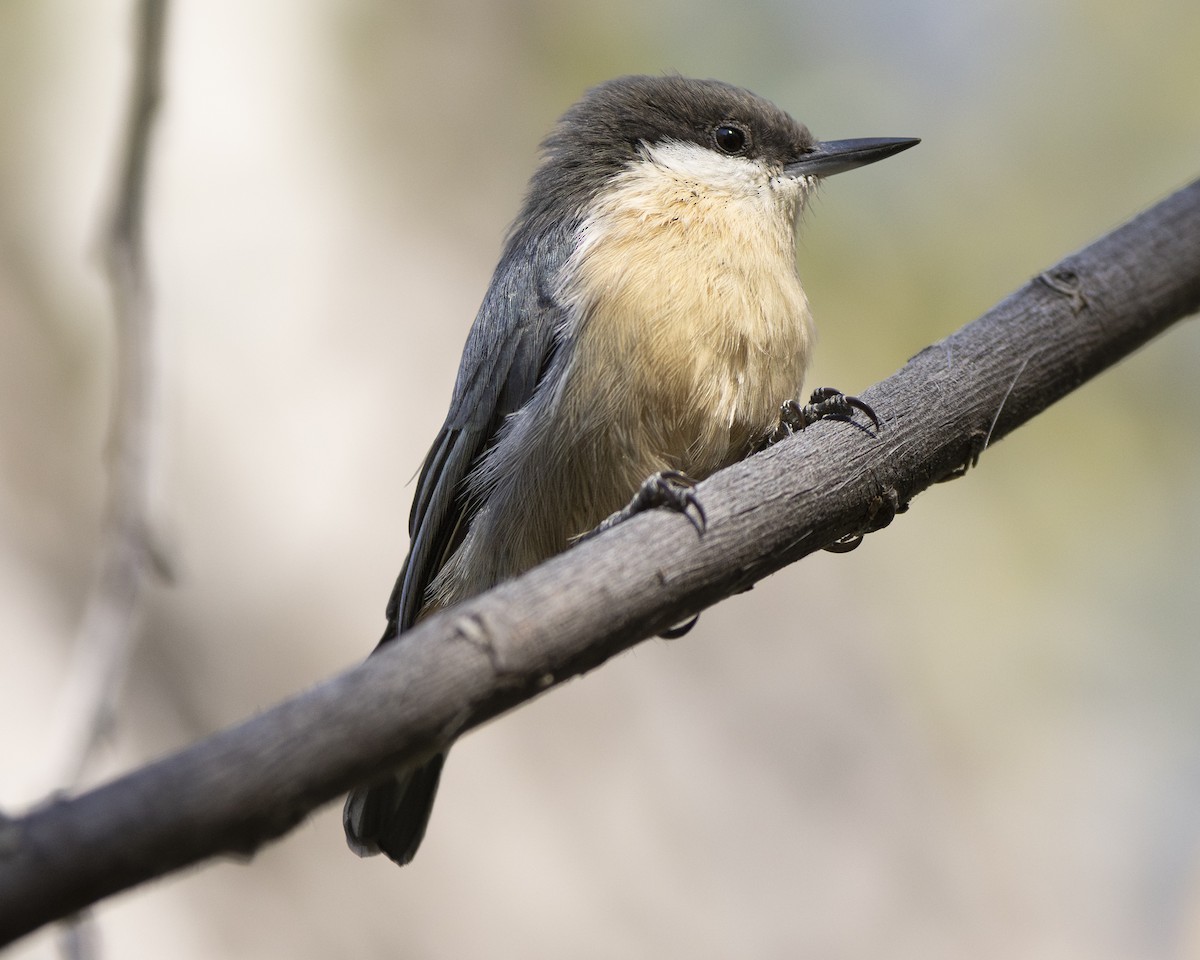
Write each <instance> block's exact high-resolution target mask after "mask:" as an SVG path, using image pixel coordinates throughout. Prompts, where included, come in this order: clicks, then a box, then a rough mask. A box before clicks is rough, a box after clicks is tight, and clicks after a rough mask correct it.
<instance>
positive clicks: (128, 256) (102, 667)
mask: <svg viewBox="0 0 1200 960" xmlns="http://www.w3.org/2000/svg"><path fill="white" fill-rule="evenodd" d="M165 7H166V0H140V2H139V4H138V8H137V22H136V30H135V33H136V36H135V51H134V64H135V66H134V74H133V78H132V80H131V83H130V90H129V106H128V111H129V113H128V116H127V118H126V131H125V136H124V142H123V144H122V147H121V159H120V165H119V169H118V173H117V181H116V183H115V184H114V186H113V195H112V198H111V200H110V204H111V207H110V210H109V211H108V213H107V215H106V222H105V227H104V231H103V235H102V241H101V254H102V256H103V260H104V267H105V271H106V273H107V275H108V281H109V287H110V289H111V292H112V299H113V319H114V330H115V340H116V347H115V351H114V353H115V357H116V371H115V374H114V391H113V392H114V397H113V409H112V422H111V426H110V428H109V437H108V448H107V455H108V461H109V493H108V503H107V505H106V509H105V516H104V530H103V537H102V540H101V543H100V551H99V552H100V556H99V562H98V564H97V570H96V576H95V580H94V582H93V584H92V587H91V590H90V592H89V593H88V596H87V599H86V601H85V603H84V609H83V614H82V616H81V618H80V624H79V629H78V633H77V635H76V638H75V651H74V659H73V662H72V664H71V669H70V676H69V678H68V680H67V681H66V683H64V685H63V691H62V693H61V694H60V696H59V700H58V707H57V708H56V709H55V710H54V714H53V715H54V718H55V729H54V730H53V731H52V733H51V735H50V737H49V738H48V739H49V742H50V748H49V750H48V751H47V752H48V754H49V760H48V763H47V766H48V768H49V770H50V773H49V779H50V781H51V783H52V784H53V787H54V788H56V789H64V788H73V787H74V786H76V785H77V784H78V783H80V782H81V781H82V778H83V775H84V772H85V769H86V765H87V761H88V758H89V757H90V755H91V753H92V751H93V749H94V747H95V745H96V743H97V741H98V740H99V739H100V737H101V736H102V735H103V734H104V732H105V731H106V730H107V728H108V726H109V724H110V722H111V716H112V712H113V709H114V706H115V704H116V701H117V698H118V696H119V694H120V689H121V686H122V683H123V680H124V676H125V670H126V666H127V664H128V661H129V657H130V654H131V652H132V649H133V646H134V641H135V638H136V633H137V620H138V611H139V608H140V599H141V593H142V588H143V586H144V584H145V582H146V580H147V579H148V577H150V576H151V574H153V573H156V572H157V573H159V574H162V573H164V569H163V563H162V561H161V558H160V557H159V555H158V554H157V553H156V551H155V550H154V549H153V545H152V540H151V536H150V531H149V521H148V519H147V515H148V513H149V489H150V478H151V474H152V468H153V460H154V457H153V448H154V445H155V444H154V434H155V423H156V417H155V415H154V414H155V377H154V367H155V363H154V360H155V356H154V355H155V345H156V339H157V338H156V336H155V329H154V316H153V311H152V310H151V306H150V290H149V281H148V279H147V270H146V260H145V254H144V250H143V236H142V231H143V220H144V218H143V209H144V206H145V191H146V168H147V164H148V162H149V152H150V136H151V132H152V130H153V127H154V117H155V113H156V110H157V107H158V101H159V97H160V90H161V83H162V80H161V77H162V45H163V33H164V22H165V19H166V10H165Z"/></svg>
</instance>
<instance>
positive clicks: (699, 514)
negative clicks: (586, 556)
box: [576, 470, 708, 542]
mask: <svg viewBox="0 0 1200 960" xmlns="http://www.w3.org/2000/svg"><path fill="white" fill-rule="evenodd" d="M695 485H696V481H695V480H693V479H692V478H691V477H689V476H688V475H687V474H686V473H681V472H680V471H678V470H663V471H662V472H661V473H656V474H654V476H652V477H649V478H647V480H646V481H645V483H643V484H642V485H641V487H639V488H638V492H637V493H635V494H634V495H633V499H632V500H630V501H629V503H628V504H627V505H626V506H625V507H624V509H621V510H618V511H617V512H616V513H614V514H613V515H612V516H610V517H608V518H607V519H605V520H604V521H602V522H601V524H600V525H599V526H598V527H596V528H595V529H594V530H589V531H588V532H587V533H585V534H583V535H582V536H581V537H579V538H578V540H577V541H576V542H579V541H582V540H590V539H591V538H592V537H594V536H595V535H596V534H598V533H603V532H604V531H605V530H607V529H609V528H610V527H615V526H616V525H617V524H618V523H620V522H621V521H622V520H628V519H629V518H630V517H634V516H637V515H638V514H639V513H642V512H644V511H646V510H652V509H653V508H654V507H669V508H670V509H672V510H674V511H676V512H677V513H682V514H683V515H684V516H685V517H687V519H688V523H690V524H691V525H692V527H693V528H695V530H696V533H697V535H699V536H703V535H704V531H705V529H707V527H708V515H707V514H706V513H705V512H704V505H703V504H702V503H701V502H700V498H699V497H697V496H696V493H695V491H694V490H693V489H692V487H694V486H695ZM689 508H694V510H695V513H694V514H693V512H692V509H689Z"/></svg>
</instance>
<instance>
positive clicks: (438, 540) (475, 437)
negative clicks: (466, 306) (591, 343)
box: [380, 226, 570, 643]
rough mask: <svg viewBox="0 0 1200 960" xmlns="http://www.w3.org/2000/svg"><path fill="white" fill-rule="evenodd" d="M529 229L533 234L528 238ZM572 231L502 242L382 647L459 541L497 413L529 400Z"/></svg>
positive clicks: (415, 519)
mask: <svg viewBox="0 0 1200 960" xmlns="http://www.w3.org/2000/svg"><path fill="white" fill-rule="evenodd" d="M531 234H532V235H531ZM569 249H570V231H569V230H568V229H567V228H566V227H565V226H564V227H563V228H562V229H558V230H552V231H543V232H541V233H540V235H536V234H535V232H534V231H533V230H530V229H521V228H518V229H517V230H516V231H514V233H513V235H512V236H511V237H510V238H509V241H508V243H507V244H506V246H505V251H504V255H503V256H502V257H501V260H500V263H499V265H498V266H497V267H496V273H495V274H494V276H493V277H492V283H491V286H490V287H489V288H488V292H487V294H486V295H485V296H484V299H483V304H482V306H481V307H480V308H479V314H478V315H477V316H476V318H475V323H474V325H473V326H472V327H471V332H470V334H469V335H468V337H467V343H466V347H465V348H464V349H463V356H462V361H461V363H460V364H459V368H458V378H457V380H456V381H455V384H454V395H453V397H452V398H451V401H450V412H449V413H448V414H447V416H446V422H445V423H444V424H443V425H442V429H441V431H440V432H439V433H438V436H437V439H436V440H435V441H434V443H433V447H432V448H431V449H430V451H429V453H428V454H427V455H426V457H425V462H424V464H423V465H422V467H421V473H420V478H419V480H418V481H417V492H416V496H415V497H414V498H413V505H412V512H411V513H410V514H409V519H408V532H409V538H410V543H409V553H408V557H407V559H406V560H405V561H404V566H403V567H402V568H401V570H400V576H399V577H398V578H397V580H396V586H395V589H394V590H393V591H392V597H391V600H390V601H389V602H388V608H387V617H388V626H387V630H386V631H385V633H384V635H383V639H382V640H381V641H380V643H385V642H387V641H388V640H391V639H392V638H393V637H395V636H396V635H397V634H398V633H400V632H402V631H404V630H407V629H408V628H409V627H411V626H412V624H413V623H414V621H415V620H416V618H417V616H418V615H419V614H420V612H421V608H422V606H423V605H424V603H425V599H426V594H427V592H428V589H429V585H430V583H431V582H432V581H433V578H434V577H435V576H437V573H438V571H439V570H440V569H441V568H442V565H443V564H444V563H445V562H446V559H447V558H448V557H449V556H450V555H451V554H452V553H453V552H454V550H455V548H456V547H457V546H458V545H459V544H460V543H461V542H462V538H463V536H464V535H465V534H466V531H467V528H468V527H469V525H470V521H471V517H472V516H473V515H474V512H475V510H476V509H478V505H477V504H476V503H472V502H470V499H469V498H467V497H466V496H465V495H464V494H465V484H466V479H467V477H468V476H469V475H470V474H471V471H472V469H473V468H474V467H475V465H476V464H477V463H478V462H479V459H480V457H481V456H482V455H483V454H484V453H485V452H486V451H487V449H488V448H489V446H490V445H491V443H492V441H493V439H494V438H495V436H496V432H497V431H498V430H499V429H500V427H501V425H502V424H503V423H504V420H505V418H506V417H507V416H508V415H509V414H511V413H513V412H515V411H516V410H519V409H520V408H521V407H522V406H524V405H525V404H526V403H527V402H528V401H529V399H530V397H532V396H533V394H534V392H535V390H536V389H537V387H538V384H539V383H540V382H541V380H542V377H543V374H544V373H545V371H546V369H547V367H548V365H549V361H550V359H551V357H552V356H553V355H554V352H555V350H556V349H557V347H558V343H559V338H560V335H561V332H562V326H563V325H562V323H561V319H562V311H561V308H560V307H559V306H558V304H557V302H556V300H555V296H554V289H553V283H554V278H555V276H556V275H557V273H558V269H559V267H560V266H561V265H562V263H563V261H564V260H565V259H566V256H567V254H568V253H569Z"/></svg>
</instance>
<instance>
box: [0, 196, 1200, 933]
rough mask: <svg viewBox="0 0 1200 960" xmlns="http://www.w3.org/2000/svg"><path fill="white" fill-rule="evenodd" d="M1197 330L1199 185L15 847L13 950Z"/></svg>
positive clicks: (893, 499) (16, 840)
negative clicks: (744, 453) (524, 568)
mask: <svg viewBox="0 0 1200 960" xmlns="http://www.w3.org/2000/svg"><path fill="white" fill-rule="evenodd" d="M1197 308H1200V181H1197V182H1196V183H1193V184H1191V185H1190V186H1188V187H1186V188H1184V189H1183V190H1181V191H1179V192H1178V193H1176V194H1175V195H1174V196H1172V197H1170V198H1168V199H1167V200H1164V201H1163V202H1162V203H1160V204H1158V205H1157V206H1155V207H1154V208H1152V209H1150V210H1148V211H1147V212H1145V213H1143V214H1142V215H1140V216H1139V217H1137V218H1136V219H1134V220H1132V221H1130V222H1129V223H1127V224H1125V225H1124V226H1123V227H1120V228H1119V229H1117V230H1115V231H1114V232H1113V233H1111V234H1109V235H1108V236H1106V237H1104V238H1103V239H1101V240H1099V241H1097V242H1096V243H1094V244H1093V245H1091V246H1090V247H1088V248H1087V249H1085V250H1083V251H1082V252H1080V253H1077V254H1075V255H1073V256H1070V257H1068V258H1067V259H1065V260H1064V261H1062V262H1061V263H1059V264H1058V265H1057V266H1055V267H1053V268H1051V269H1050V270H1048V271H1046V272H1045V273H1043V274H1041V275H1040V276H1038V277H1037V278H1035V279H1034V280H1032V281H1030V282H1029V283H1028V284H1026V285H1025V286H1024V287H1023V288H1022V289H1021V290H1019V291H1018V292H1016V293H1015V294H1013V295H1012V296H1010V297H1009V298H1008V299H1006V300H1005V301H1003V302H1002V303H1000V304H999V305H997V306H996V307H995V308H993V309H992V310H991V311H989V312H988V313H987V314H985V315H984V316H983V317H981V318H980V319H979V320H976V321H975V322H973V323H971V324H968V325H967V326H966V327H964V328H962V329H961V330H959V331H958V332H957V333H955V334H953V335H951V336H950V337H947V338H946V339H945V340H943V341H941V342H940V343H937V344H935V345H933V346H931V347H928V348H926V349H925V350H923V351H922V352H921V353H919V354H918V355H917V356H915V357H914V358H913V359H912V360H910V361H909V362H908V364H907V365H906V366H905V367H904V368H903V369H902V370H900V371H899V372H898V373H896V374H894V375H893V376H891V377H889V378H888V379H887V380H885V381H884V382H882V383H880V384H878V385H876V386H875V387H873V388H872V389H870V390H869V391H867V392H866V393H865V394H863V397H864V399H866V400H868V401H869V402H870V403H871V405H872V406H873V407H874V409H875V410H876V412H877V413H879V414H880V416H881V417H882V419H883V421H884V428H883V430H882V431H880V433H879V434H878V436H872V435H871V434H870V433H868V432H866V431H865V430H863V429H858V428H855V427H852V426H849V425H846V424H843V423H833V422H822V423H819V424H817V425H816V426H814V427H812V428H810V429H808V430H805V431H804V432H803V433H802V434H799V435H798V436H796V437H794V438H792V439H790V440H788V441H785V442H783V443H780V444H778V445H776V446H775V447H773V448H771V449H770V450H768V451H767V452H765V453H763V454H762V455H759V456H756V457H752V458H750V459H748V460H746V461H745V462H743V463H740V464H737V465H735V466H733V467H731V468H729V469H728V470H724V471H722V472H721V473H719V474H717V475H715V476H713V477H712V478H710V479H709V480H707V481H706V482H704V483H702V484H701V485H700V486H699V488H698V493H699V495H700V496H701V497H702V498H703V501H704V506H705V510H706V512H707V514H708V528H707V531H706V532H705V534H704V535H703V536H702V537H697V535H696V532H695V531H694V530H693V529H692V527H691V525H690V524H689V523H688V522H687V521H686V520H685V519H684V518H682V517H680V516H678V515H676V514H671V513H668V512H665V511H653V512H651V513H648V514H644V515H641V516H638V517H635V518H634V519H633V520H631V521H629V522H627V523H623V524H620V525H618V526H617V527H615V528H613V529H612V530H610V531H608V532H606V533H605V534H603V535H601V536H598V537H595V538H593V539H591V540H588V541H586V542H584V543H581V544H579V545H578V546H576V547H575V548H573V549H571V550H569V551H567V552H566V553H564V554H562V555H561V556H558V557H556V558H554V559H552V560H551V561H549V562H547V563H546V564H544V565H542V566H541V567H538V568H537V569H535V570H532V571H530V572H529V573H528V574H526V575H524V576H522V577H520V578H518V579H516V580H513V581H511V582H509V583H506V584H502V585H501V586H499V587H497V588H496V589H494V590H492V591H489V592H488V593H486V594H484V595H482V596H480V597H476V598H474V599H472V600H470V601H468V602H466V603H464V604H462V605H460V606H458V607H455V608H453V609H450V610H447V611H444V612H443V613H440V614H438V615H436V616H433V617H431V618H430V619H429V620H427V621H424V622H422V623H421V624H420V625H419V626H418V627H417V628H415V629H414V630H412V631H411V632H410V633H409V634H407V635H406V636H405V638H404V639H403V640H402V641H400V642H398V643H394V644H391V645H389V647H387V648H385V649H384V650H382V651H381V652H380V653H379V654H378V655H377V656H373V657H371V658H370V659H369V660H368V661H367V662H366V663H364V664H362V665H360V666H358V667H355V668H354V669H352V670H349V671H347V672H345V673H343V674H341V675H339V676H337V677H334V678H333V679H331V680H328V681H326V682H324V683H322V684H320V685H319V686H317V687H315V688H313V689H312V690H310V691H308V692H306V693H304V694H301V695H299V696H297V697H294V698H292V699H290V700H287V701H285V702H283V703H281V704H280V705H278V706H276V707H274V708H273V709H271V710H268V711H267V712H265V713H263V714H261V715H259V716H258V717H255V718H254V719H252V720H249V721H246V722H245V723H243V724H241V725H239V726H237V727H233V728H230V729H228V730H225V731H222V732H220V733H218V734H215V735H214V736H211V737H209V738H207V739H206V740H203V741H201V742H199V743H197V744H195V745H193V746H191V747H189V748H187V749H185V750H183V751H181V752H179V753H177V754H175V755H173V756H169V757H167V758H165V759H163V760H159V761H157V762H155V763H152V764H150V765H148V766H146V767H143V768H142V769H140V770H137V771H134V772H133V773H131V774H129V775H127V776H125V777H123V778H121V779H119V780H117V781H114V782H113V783H110V784H108V785H107V786H104V787H102V788H100V789H97V790H94V791H92V792H90V793H88V794H85V795H84V796H81V797H77V798H74V799H63V800H58V801H56V802H54V803H51V804H49V805H47V806H45V807H43V808H41V809H38V810H34V811H32V812H31V813H29V814H28V815H27V816H25V817H23V818H21V819H18V820H9V821H6V822H3V823H0V942H4V941H7V940H11V939H14V938H16V937H18V936H21V935H22V934H24V933H26V932H28V931H30V930H33V929H35V928H36V927H37V926H39V925H40V924H42V923H45V922H47V921H49V920H51V919H54V918H55V917H60V916H63V915H64V914H66V913H68V912H70V911H73V910H77V909H79V908H80V907H82V906H84V905H86V904H89V903H93V902H95V901H96V900H98V899H100V898H102V897H105V896H108V895H110V894H112V893H115V892H117V891H119V890H123V889H126V888H128V887H131V886H134V885H135V884H138V883H142V882H144V881H146V880H148V879H151V878H153V877H156V876H160V875H161V874H164V873H166V872H168V871H170V870H174V869H178V868H179V867H182V866H185V865H187V864H190V863H194V862H196V861H198V860H201V859H203V858H205V857H211V856H215V855H218V854H222V853H235V854H249V853H251V852H253V851H254V850H255V849H256V848H257V847H259V846H260V845H261V844H263V843H264V842H266V841H267V840H269V839H272V838H274V837H278V836H280V835H282V834H283V833H285V832H286V831H287V830H289V829H290V828H291V827H293V826H294V825H295V824H297V823H298V822H299V821H300V820H301V819H303V818H304V817H305V816H306V815H307V814H308V813H309V812H311V811H312V810H313V809H314V808H316V807H317V806H319V805H320V804H323V803H326V802H328V801H330V800H332V799H334V798H335V797H337V796H338V795H339V794H341V793H343V792H344V791H345V790H346V789H347V788H349V787H351V786H353V785H354V784H356V783H358V782H360V781H362V780H365V779H367V778H369V777H370V776H371V775H372V774H374V773H376V772H378V771H380V770H383V769H385V768H387V767H390V766H394V765H399V764H403V763H411V762H414V761H416V760H419V759H420V758H422V757H424V756H427V755H428V754H430V753H431V752H433V751H435V750H438V749H441V748H444V747H445V746H446V745H447V744H449V743H450V742H452V741H453V740H454V739H455V738H456V737H458V736H460V735H461V734H462V733H464V732H465V731H467V730H469V729H471V728H472V727H474V726H477V725H479V724H481V723H483V722H485V721H486V720H488V719H491V718H492V717H495V716H497V715H498V714H500V713H503V712H504V711H506V710H508V709H510V708H512V707H514V706H516V705H517V704H519V703H521V702H522V701H525V700H528V699H531V698H532V697H534V696H536V695H537V694H539V693H540V692H542V691H544V690H546V689H548V688H549V687H551V686H554V685H556V684H559V683H561V682H563V681H564V680H568V679H570V678H571V677H573V676H576V675H578V674H581V673H583V672H585V671H587V670H590V669H592V668H593V667H596V666H598V665H599V664H601V663H603V662H604V661H605V660H607V659H608V658H609V657H611V656H613V655H614V654H616V653H618V652H620V651H622V650H624V649H626V648H627V647H630V646H632V645H633V644H635V643H637V642H638V641H639V640H641V639H643V638H645V637H648V636H651V635H653V634H655V633H657V632H659V631H661V630H663V629H665V628H667V627H669V626H671V625H672V624H674V623H678V622H679V621H681V620H683V619H685V618H686V617H687V616H688V615H690V614H691V613H693V612H695V611H697V610H700V609H702V608H704V607H707V606H709V605H711V604H713V603H716V602H717V601H718V600H720V599H722V598H723V597H727V596H729V595H731V594H733V593H736V592H738V591H740V590H744V589H746V588H747V587H748V586H749V585H751V584H752V583H754V582H755V581H757V580H759V579H761V578H762V577H765V576H767V575H768V574H770V573H772V572H774V571H775V570H778V569H779V568H780V567H782V566H784V565H786V564H788V563H791V562H793V561H795V560H797V559H799V558H800V557H802V556H804V555H806V554H808V553H811V552H813V551H814V550H817V549H819V548H821V547H822V546H824V545H826V544H829V543H831V542H833V541H835V540H837V539H839V538H842V537H846V536H848V535H853V534H856V533H861V532H863V531H867V530H872V529H878V528H879V527H882V526H885V525H886V524H887V522H888V521H889V520H890V519H891V517H892V516H893V514H894V512H895V511H897V510H903V509H904V508H905V507H906V506H907V505H908V503H909V501H910V500H911V499H912V498H913V497H914V496H915V495H916V494H917V493H919V492H921V491H922V490H925V489H926V488H928V487H929V486H930V485H931V484H933V483H935V482H937V481H938V480H941V479H946V478H949V477H953V476H957V475H961V474H962V473H963V472H965V469H966V467H967V466H968V465H969V464H971V463H973V462H974V461H975V460H977V459H978V457H979V455H980V454H981V453H982V452H983V450H984V449H985V448H986V446H987V445H988V444H989V443H991V442H994V441H996V440H998V439H1000V438H1001V437H1003V436H1005V435H1006V434H1007V433H1009V432H1010V431H1012V430H1014V429H1016V428H1017V427H1018V426H1020V425H1021V424H1023V423H1025V422H1026V421H1028V420H1029V419H1030V418H1032V417H1033V416H1035V415H1036V414H1037V413H1039V412H1040V411H1042V410H1043V409H1045V408H1046V407H1047V406H1049V405H1050V404H1051V403H1053V402H1054V401H1055V400H1057V399H1059V398H1060V397H1062V396H1064V395H1065V394H1067V393H1069V392H1070V391H1071V390H1073V389H1075V388H1076V387H1078V386H1079V385H1080V384H1082V383H1084V382H1085V381H1087V380H1088V379H1089V378H1091V377H1093V376H1095V375H1096V374H1097V373H1099V372H1100V371H1101V370H1103V369H1105V368H1106V367H1108V366H1110V365H1112V364H1113V363H1115V362H1116V361H1117V360H1119V359H1120V358H1121V357H1123V356H1125V355H1127V354H1129V353H1130V352H1132V351H1133V350H1135V349H1136V348H1137V347H1138V346H1140V345H1142V344H1143V343H1145V342H1146V341H1148V340H1149V339H1150V338H1152V337H1153V336H1155V335H1156V334H1158V333H1160V332H1162V331H1163V330H1165V329H1166V328H1167V327H1168V326H1170V325H1171V324H1172V323H1174V322H1176V321H1177V320H1179V319H1181V318H1183V317H1184V316H1187V315H1188V314H1190V313H1192V312H1194V311H1195V310H1197Z"/></svg>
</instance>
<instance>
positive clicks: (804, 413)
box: [767, 387, 881, 446]
mask: <svg viewBox="0 0 1200 960" xmlns="http://www.w3.org/2000/svg"><path fill="white" fill-rule="evenodd" d="M855 410H861V411H862V412H863V413H865V414H866V415H867V418H868V419H869V420H870V421H871V423H872V424H874V425H875V429H876V430H878V429H879V428H880V426H881V424H880V422H879V417H877V416H876V415H875V411H874V410H872V409H871V406H870V404H868V403H867V402H866V401H864V400H860V399H859V398H858V397H851V396H847V395H846V394H844V393H842V391H841V390H836V389H834V388H833V387H818V388H817V389H816V390H814V391H813V392H812V396H811V397H810V398H809V401H808V403H805V404H801V403H800V402H799V401H796V400H788V401H787V402H786V403H785V404H784V405H783V406H782V407H780V408H779V425H778V426H776V427H775V429H774V430H773V431H771V433H770V435H768V437H767V446H770V445H771V444H772V443H778V442H779V441H780V440H783V439H785V438H787V437H790V436H791V435H792V434H793V433H796V432H797V431H800V430H803V429H804V428H805V427H808V426H812V424H814V423H816V422H817V421H818V420H827V419H828V420H847V421H850V422H853V420H854V411H855Z"/></svg>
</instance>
